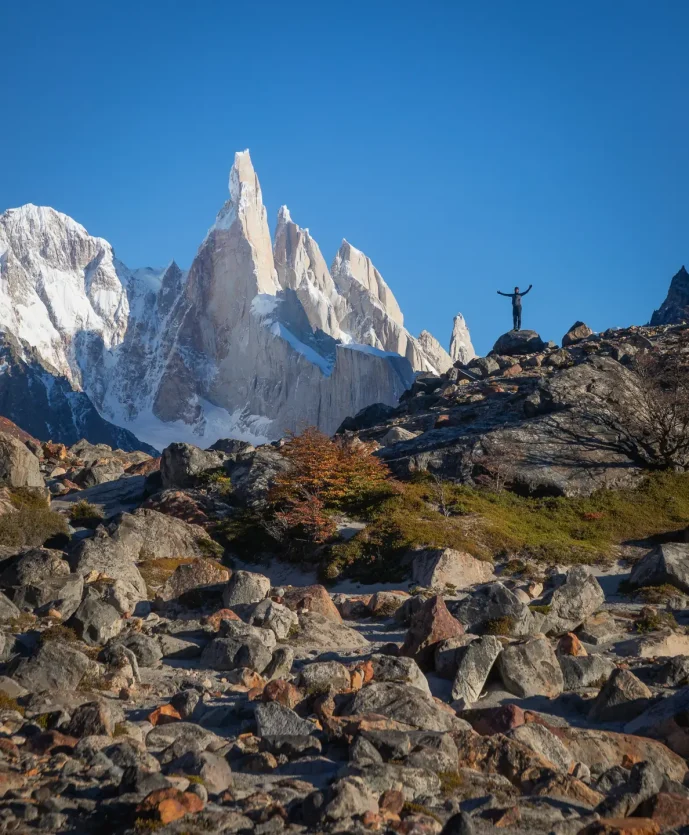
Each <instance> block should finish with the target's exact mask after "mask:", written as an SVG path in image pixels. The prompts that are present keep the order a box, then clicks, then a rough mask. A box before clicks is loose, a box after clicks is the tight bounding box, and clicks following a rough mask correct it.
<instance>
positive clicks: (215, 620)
mask: <svg viewBox="0 0 689 835" xmlns="http://www.w3.org/2000/svg"><path fill="white" fill-rule="evenodd" d="M223 620H241V618H240V617H239V615H237V614H235V613H234V612H233V611H232V609H218V611H217V612H213V614H212V615H208V616H207V617H205V618H203V619H202V620H201V623H202V624H203V625H204V626H211V627H212V628H213V629H215V631H216V632H217V631H218V629H220V623H221V621H223Z"/></svg>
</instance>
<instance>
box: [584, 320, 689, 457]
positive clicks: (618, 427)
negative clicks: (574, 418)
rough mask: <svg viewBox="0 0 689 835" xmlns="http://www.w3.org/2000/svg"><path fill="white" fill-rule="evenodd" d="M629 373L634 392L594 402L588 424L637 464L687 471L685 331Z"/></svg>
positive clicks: (688, 338)
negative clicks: (601, 430) (595, 427)
mask: <svg viewBox="0 0 689 835" xmlns="http://www.w3.org/2000/svg"><path fill="white" fill-rule="evenodd" d="M630 370H631V372H632V376H633V383H634V388H633V392H632V394H631V395H630V394H629V393H626V395H625V396H624V397H618V396H615V393H614V392H612V391H611V392H610V393H609V396H608V397H606V398H601V397H599V398H597V399H596V405H595V406H589V407H587V408H586V409H585V418H586V420H587V421H588V422H589V423H591V424H593V425H597V426H599V427H600V428H601V429H604V430H607V432H609V433H610V436H611V437H612V438H614V445H615V446H616V447H617V449H618V450H619V451H620V452H622V453H624V454H625V455H626V456H627V457H628V458H629V459H630V460H631V461H633V462H634V463H635V464H638V465H640V466H642V467H645V468H647V469H680V470H684V469H689V332H686V331H685V332H684V333H683V335H681V336H680V337H679V338H678V339H677V341H676V342H675V343H674V344H673V345H672V349H671V350H664V351H660V350H659V349H658V348H654V349H652V350H649V351H646V352H644V353H642V354H640V355H639V356H638V357H637V358H636V360H635V362H634V364H633V365H632V366H631V368H630ZM575 413H576V410H575Z"/></svg>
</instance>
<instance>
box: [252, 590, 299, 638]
mask: <svg viewBox="0 0 689 835" xmlns="http://www.w3.org/2000/svg"><path fill="white" fill-rule="evenodd" d="M248 622H249V623H250V624H251V625H252V626H261V627H263V628H264V629H270V630H271V631H272V632H274V633H275V637H276V638H277V639H278V640H284V639H285V638H287V637H288V636H289V634H290V632H291V631H293V630H295V629H297V628H298V627H299V618H298V617H297V615H296V614H295V613H294V612H293V611H292V610H291V609H288V608H287V606H283V605H282V604H281V603H275V601H273V600H268V599H266V600H261V602H260V603H257V604H256V605H255V606H254V607H253V609H252V610H251V614H250V615H249V617H248Z"/></svg>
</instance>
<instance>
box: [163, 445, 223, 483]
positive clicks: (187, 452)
mask: <svg viewBox="0 0 689 835" xmlns="http://www.w3.org/2000/svg"><path fill="white" fill-rule="evenodd" d="M225 459H226V456H225V455H224V454H223V453H222V452H211V451H204V450H202V449H199V448H198V447H196V446H193V445H192V444H184V443H173V444H170V446H168V447H166V448H165V449H164V450H163V454H162V456H161V459H160V476H161V478H162V481H163V487H164V488H168V487H195V486H196V485H197V484H198V480H199V476H200V475H201V474H202V473H204V472H206V471H207V470H216V469H218V467H222V465H223V463H224V461H225Z"/></svg>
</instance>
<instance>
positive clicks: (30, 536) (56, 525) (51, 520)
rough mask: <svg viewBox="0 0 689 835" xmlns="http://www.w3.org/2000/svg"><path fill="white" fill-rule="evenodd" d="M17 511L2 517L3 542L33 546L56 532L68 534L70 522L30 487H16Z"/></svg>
mask: <svg viewBox="0 0 689 835" xmlns="http://www.w3.org/2000/svg"><path fill="white" fill-rule="evenodd" d="M11 502H12V504H13V505H14V506H15V507H16V509H17V511H16V513H5V514H4V515H3V516H0V545H8V546H10V547H18V548H27V547H28V548H32V547H36V546H38V545H43V543H44V542H45V541H46V540H48V539H50V538H51V537H52V536H55V535H56V534H60V533H62V534H66V533H67V523H66V522H65V520H64V518H63V517H62V516H61V515H60V514H59V513H54V512H53V511H52V510H51V509H50V505H49V504H48V501H47V499H46V498H45V497H44V496H42V495H38V494H37V493H35V492H31V491H29V490H13V491H12V495H11Z"/></svg>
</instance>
